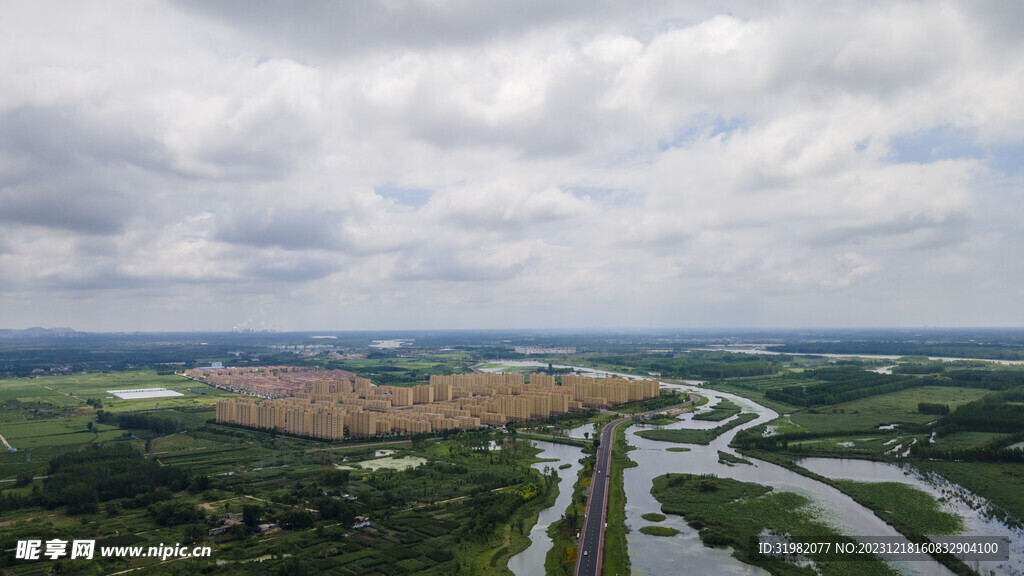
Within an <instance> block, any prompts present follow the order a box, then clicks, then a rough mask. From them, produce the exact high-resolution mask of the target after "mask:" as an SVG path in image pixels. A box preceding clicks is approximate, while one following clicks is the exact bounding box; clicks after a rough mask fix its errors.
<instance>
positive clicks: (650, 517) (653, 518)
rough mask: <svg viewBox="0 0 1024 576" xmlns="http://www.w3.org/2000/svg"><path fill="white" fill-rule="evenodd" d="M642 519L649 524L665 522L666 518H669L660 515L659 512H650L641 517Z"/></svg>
mask: <svg viewBox="0 0 1024 576" xmlns="http://www.w3.org/2000/svg"><path fill="white" fill-rule="evenodd" d="M641 518H643V519H644V520H647V521H648V522H664V521H665V518H668V516H665V515H664V514H658V513H657V512H648V513H647V514H644V515H643V516H641Z"/></svg>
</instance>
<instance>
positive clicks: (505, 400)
mask: <svg viewBox="0 0 1024 576" xmlns="http://www.w3.org/2000/svg"><path fill="white" fill-rule="evenodd" d="M658 393H659V390H658V382H657V381H656V380H640V381H631V380H627V379H624V378H604V379H595V378H590V377H586V376H578V375H573V374H567V375H565V376H563V377H562V385H561V386H558V385H557V381H556V380H555V378H554V377H553V376H550V375H546V374H532V375H530V382H529V384H527V383H526V381H525V378H524V377H523V375H522V374H452V375H448V376H436V375H434V376H431V377H430V384H428V385H418V386H413V387H401V386H374V385H373V383H372V382H370V380H369V379H366V378H359V377H357V378H355V379H354V380H347V379H344V378H335V379H332V380H316V381H311V382H309V383H308V385H306V391H302V392H296V393H294V395H293V396H289V397H285V398H272V399H265V400H262V401H261V402H259V403H257V402H256V401H255V400H254V399H253V398H249V397H241V398H235V399H230V400H220V401H218V402H217V421H218V422H228V423H235V424H241V425H244V426H252V427H256V428H265V429H269V430H278V431H281V432H284V433H287V434H295V435H301V436H312V437H315V438H324V439H341V438H344V437H345V436H353V437H360V438H367V437H372V436H378V435H387V434H396V433H400V434H409V435H411V434H425V433H434V432H442V431H445V430H457V429H460V430H469V429H475V428H479V427H480V426H481V425H488V426H504V425H505V424H508V423H509V422H517V421H523V420H530V419H533V418H547V417H549V416H552V415H556V414H564V413H566V412H570V411H573V410H583V409H585V408H587V407H606V406H610V405H613V404H621V403H624V402H630V401H634V400H645V399H648V398H654V397H656V396H657V395H658Z"/></svg>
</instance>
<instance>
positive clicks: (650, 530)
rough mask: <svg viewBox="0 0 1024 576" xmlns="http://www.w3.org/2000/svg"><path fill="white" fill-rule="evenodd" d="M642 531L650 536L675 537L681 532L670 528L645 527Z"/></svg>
mask: <svg viewBox="0 0 1024 576" xmlns="http://www.w3.org/2000/svg"><path fill="white" fill-rule="evenodd" d="M640 531H641V532H643V533H644V534H647V535H648V536H675V535H676V534H679V530H676V529H675V528H669V527H668V526H644V527H643V528H641V529H640Z"/></svg>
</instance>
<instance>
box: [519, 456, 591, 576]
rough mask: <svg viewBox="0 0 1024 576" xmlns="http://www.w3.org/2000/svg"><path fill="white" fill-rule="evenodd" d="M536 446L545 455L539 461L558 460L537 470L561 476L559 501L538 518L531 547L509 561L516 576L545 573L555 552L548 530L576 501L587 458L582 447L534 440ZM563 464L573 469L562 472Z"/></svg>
mask: <svg viewBox="0 0 1024 576" xmlns="http://www.w3.org/2000/svg"><path fill="white" fill-rule="evenodd" d="M533 442H534V444H536V445H537V447H538V448H540V449H542V450H543V452H541V453H540V454H538V455H537V457H538V458H544V459H550V458H555V459H557V461H555V462H537V463H535V464H534V465H533V467H534V468H536V469H537V470H540V471H541V472H543V471H544V469H545V468H552V469H554V470H555V472H556V473H557V474H558V497H557V498H556V499H555V503H554V505H552V506H550V507H549V508H545V509H544V510H542V511H541V512H540V515H539V516H538V517H537V523H536V524H535V525H534V526H533V528H532V529H531V530H530V546H529V547H527V548H526V550H523V551H522V552H520V553H519V554H516V555H515V556H513V557H512V558H509V561H508V568H509V570H511V571H512V572H514V573H515V574H516V576H531V575H533V574H543V573H544V558H545V557H546V556H547V555H548V551H549V550H551V545H552V544H553V543H552V541H551V537H550V536H548V526H551V524H552V523H553V522H555V521H556V520H558V519H559V518H561V517H562V514H564V513H565V511H566V510H567V509H568V508H569V503H570V502H571V501H572V492H573V485H574V484H576V477H577V476H578V475H579V473H580V469H581V468H582V467H583V466H582V464H580V459H581V458H583V449H582V448H580V447H579V446H570V445H567V444H555V443H553V442H544V441H541V440H534V441H533ZM563 464H568V465H569V467H568V468H565V469H559V467H560V466H562V465H563Z"/></svg>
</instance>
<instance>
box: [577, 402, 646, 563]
mask: <svg viewBox="0 0 1024 576" xmlns="http://www.w3.org/2000/svg"><path fill="white" fill-rule="evenodd" d="M631 418H632V417H631V416H630V417H626V418H619V419H618V420H616V421H614V422H610V423H608V424H606V425H605V427H604V428H603V429H602V430H601V444H600V446H599V447H598V450H597V464H595V465H594V476H593V477H592V478H591V481H590V497H589V499H588V500H587V512H586V514H587V516H586V518H584V519H583V531H582V532H581V533H580V544H579V549H578V551H577V554H576V576H596V575H597V574H600V573H601V557H602V556H604V531H605V525H606V524H607V518H606V514H607V511H608V483H609V482H610V481H611V464H612V444H613V442H614V439H615V428H616V427H617V426H618V425H619V424H622V423H624V422H628V421H629V420H630V419H631Z"/></svg>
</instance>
